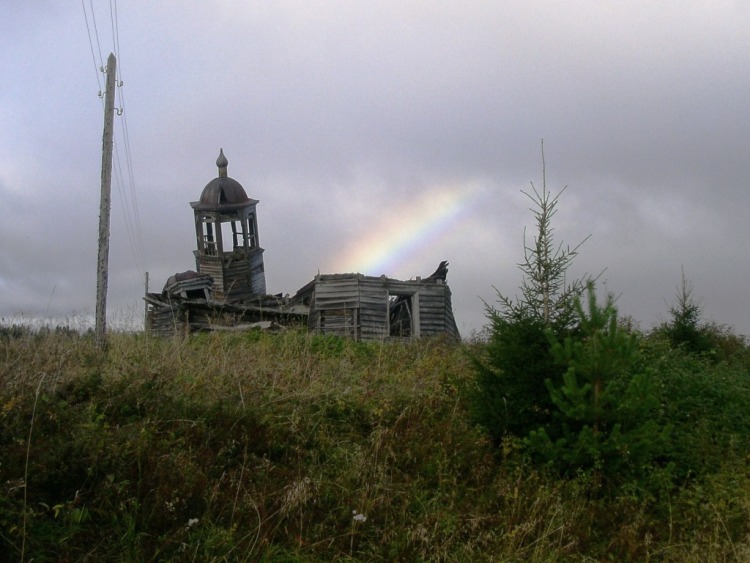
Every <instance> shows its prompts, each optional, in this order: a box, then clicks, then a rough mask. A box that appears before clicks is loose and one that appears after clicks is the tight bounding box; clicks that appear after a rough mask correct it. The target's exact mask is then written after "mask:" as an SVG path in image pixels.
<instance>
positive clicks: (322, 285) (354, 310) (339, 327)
mask: <svg viewBox="0 0 750 563" xmlns="http://www.w3.org/2000/svg"><path fill="white" fill-rule="evenodd" d="M398 296H405V297H406V298H408V299H409V303H410V305H409V314H410V315H411V323H412V327H411V330H410V332H409V336H410V337H412V338H420V337H427V336H436V335H439V334H447V335H448V336H449V337H450V338H452V339H456V340H457V339H459V338H460V336H459V334H458V329H457V327H456V323H455V319H454V317H453V310H452V307H451V298H450V297H451V294H450V289H449V288H448V286H447V285H446V284H445V283H443V282H442V280H426V281H422V280H420V279H417V280H414V281H401V280H395V279H392V278H387V277H385V276H380V277H372V276H364V275H362V274H322V275H320V274H319V275H318V276H316V277H315V279H314V280H313V282H311V283H309V284H307V285H306V286H305V287H304V288H302V289H301V290H300V291H299V292H298V293H297V295H296V296H295V297H294V298H293V299H292V302H295V300H296V301H298V302H304V303H305V304H307V305H308V306H309V316H308V327H309V329H310V330H312V331H315V332H319V333H323V334H335V335H337V336H345V337H348V338H354V339H356V340H384V339H387V338H390V337H391V331H390V325H389V322H390V321H389V307H390V301H389V299H390V298H396V297H398Z"/></svg>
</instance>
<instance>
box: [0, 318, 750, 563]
mask: <svg viewBox="0 0 750 563" xmlns="http://www.w3.org/2000/svg"><path fill="white" fill-rule="evenodd" d="M473 346H475V347H476V346H479V345H473ZM469 347H470V345H467V344H463V345H454V344H448V343H444V342H441V341H437V340H428V341H418V342H410V343H403V344H361V343H354V342H349V341H343V340H338V339H334V338H328V337H316V336H310V335H307V334H305V333H299V332H285V333H281V334H261V333H257V332H254V333H245V334H210V335H202V336H197V337H192V338H190V339H189V340H159V339H150V338H146V337H144V336H142V335H125V334H113V335H112V336H111V342H110V347H109V351H108V353H107V354H106V355H103V354H100V353H99V352H97V351H96V349H95V347H94V345H93V342H92V340H91V339H90V338H88V337H81V336H78V335H77V334H72V333H69V332H66V331H58V332H48V333H44V334H30V333H26V332H23V331H21V332H20V333H18V334H15V333H13V331H7V332H6V333H4V334H2V335H0V452H2V453H1V454H0V558H7V559H8V560H25V561H30V560H33V561H37V562H41V561H61V560H62V561H65V560H68V561H86V560H89V561H105V560H109V561H151V560H178V561H257V560H266V561H330V560H337V559H338V560H351V561H391V560H403V561H415V560H416V561H420V560H425V561H426V560H429V561H491V560H494V561H595V560H618V561H620V560H633V561H648V560H651V561H732V560H747V559H748V558H750V548H749V547H748V533H750V475H749V474H748V469H747V463H746V462H747V460H745V459H727V460H726V464H725V466H724V467H721V468H717V469H716V471H715V472H714V473H712V475H711V476H710V478H707V479H705V480H703V481H701V482H695V483H692V484H690V486H686V487H683V488H681V489H679V490H676V491H672V492H671V493H670V494H668V495H666V494H665V495H663V496H662V497H660V498H648V497H643V496H637V495H631V496H628V495H626V494H623V493H619V494H618V495H617V496H612V495H602V494H599V493H596V494H595V493H594V492H593V491H592V487H591V485H590V481H589V480H588V479H587V478H586V477H585V476H579V477H578V478H574V479H567V480H562V479H560V478H559V477H555V476H553V475H551V474H546V473H545V472H544V471H542V470H539V469H536V468H533V467H531V466H530V465H528V464H527V463H526V462H525V461H524V458H523V456H520V455H518V456H514V455H512V452H511V453H510V454H508V452H507V451H506V452H505V455H501V454H502V452H499V451H498V450H497V448H495V447H494V446H493V445H492V444H491V443H490V442H489V440H488V439H487V437H486V435H485V433H484V432H483V430H482V429H480V428H477V427H475V426H474V425H473V424H472V423H471V421H470V418H469V416H468V414H467V408H466V405H465V401H464V399H463V397H464V393H463V391H464V390H465V389H466V388H467V386H469V385H471V382H472V377H473V372H472V367H471V362H470V361H469V359H468V355H467V350H468V349H469Z"/></svg>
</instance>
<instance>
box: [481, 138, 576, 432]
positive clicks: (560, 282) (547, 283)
mask: <svg viewBox="0 0 750 563" xmlns="http://www.w3.org/2000/svg"><path fill="white" fill-rule="evenodd" d="M563 191H565V189H563V190H562V191H561V192H560V193H559V194H557V195H556V196H553V195H552V194H551V193H550V191H548V189H547V179H546V165H545V161H544V145H542V188H541V190H537V188H536V187H535V186H534V184H533V183H532V184H531V192H523V193H524V194H525V195H526V196H527V197H528V198H529V199H530V200H531V201H532V203H533V207H532V209H531V211H532V212H533V213H534V219H535V223H536V235H535V236H534V237H533V242H531V243H529V242H527V238H526V232H525V231H524V260H523V262H521V263H519V264H518V267H519V269H520V270H521V271H522V272H523V281H522V283H521V287H520V289H521V297H520V298H517V299H516V300H515V301H514V300H512V299H510V298H509V297H507V296H506V295H503V294H502V293H501V292H500V291H498V290H497V289H496V292H497V297H498V303H499V307H492V306H490V305H486V314H487V318H488V319H489V329H490V337H489V341H488V343H487V347H486V350H485V351H486V357H485V358H483V359H481V360H480V359H475V366H476V370H477V379H476V382H477V388H476V392H475V394H474V397H473V401H472V405H473V409H474V414H475V418H476V419H477V420H478V422H479V423H480V424H482V425H484V426H485V427H486V428H487V429H488V430H489V432H490V434H491V435H492V436H493V438H494V439H495V440H497V441H500V440H501V439H502V438H503V437H505V436H507V435H508V434H513V435H516V436H518V437H522V436H525V435H526V434H527V433H528V432H529V430H531V429H534V428H537V427H538V426H539V425H544V424H546V423H547V422H549V420H550V416H551V413H552V403H551V400H550V397H549V394H548V393H547V390H546V387H545V384H544V381H545V379H547V378H549V377H552V376H553V375H555V374H558V375H559V374H560V373H561V372H560V368H559V366H556V365H555V363H554V359H553V357H552V355H551V354H550V352H549V342H548V340H547V336H546V332H547V331H548V330H551V331H552V333H553V334H555V335H558V336H562V335H564V334H565V333H566V332H567V331H569V330H570V329H571V328H572V327H573V326H574V325H575V309H574V307H573V302H574V298H575V297H576V296H578V295H580V294H581V293H582V291H583V289H584V283H583V282H582V281H578V280H576V281H573V282H572V283H567V280H566V273H567V270H568V268H569V266H570V264H571V263H572V261H573V259H574V258H575V257H576V256H577V254H578V249H579V248H580V246H581V245H582V244H583V242H585V239H584V241H581V243H579V244H578V245H577V246H575V247H574V248H572V249H571V248H569V247H563V245H562V244H559V245H558V244H556V243H555V240H554V229H553V228H552V218H553V217H554V215H555V213H556V212H557V203H558V198H559V197H560V195H561V194H562V193H563Z"/></svg>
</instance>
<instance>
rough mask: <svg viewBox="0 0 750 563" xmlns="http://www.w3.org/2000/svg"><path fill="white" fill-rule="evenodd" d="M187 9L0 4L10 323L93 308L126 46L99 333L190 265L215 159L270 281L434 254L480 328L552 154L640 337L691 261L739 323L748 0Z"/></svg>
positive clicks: (563, 204)
mask: <svg viewBox="0 0 750 563" xmlns="http://www.w3.org/2000/svg"><path fill="white" fill-rule="evenodd" d="M92 4H93V8H94V10H93V12H92V9H91V8H92ZM110 5H114V6H116V8H117V13H116V16H117V17H116V18H114V17H112V16H111V15H110ZM83 6H85V10H84V7H83ZM186 6H187V4H186V3H185V2H181V1H176V0H171V1H160V2H153V1H146V0H132V1H128V2H119V3H112V2H103V1H99V0H94V1H93V2H91V0H86V1H85V2H84V3H83V5H82V3H79V2H58V1H52V0H36V1H34V2H18V1H15V0H0V237H1V238H2V244H1V245H0V316H2V317H5V318H6V319H7V318H12V317H13V316H15V315H18V314H20V313H23V314H24V315H32V316H33V315H46V316H49V317H53V316H71V315H72V316H76V315H79V316H85V315H87V314H90V313H91V312H92V311H93V310H94V304H95V294H96V254H97V233H98V215H99V189H100V173H101V143H102V126H103V110H102V100H101V99H100V98H99V97H98V96H97V93H98V91H99V90H100V89H101V88H103V85H104V75H102V74H101V73H99V72H97V71H96V68H97V67H98V66H99V65H100V64H102V61H103V60H106V57H107V55H108V54H109V52H110V51H115V52H116V54H117V55H118V70H119V75H120V79H121V80H122V81H123V86H122V87H121V88H119V89H118V101H117V105H118V106H121V107H122V108H123V115H122V116H120V117H118V118H117V119H116V120H115V127H116V141H115V142H116V144H117V153H118V158H117V160H116V164H117V163H118V162H119V163H120V169H121V171H122V177H123V180H122V181H116V182H115V183H114V184H113V192H112V193H113V197H112V234H111V247H110V280H109V292H108V304H109V314H110V318H112V319H114V318H117V317H122V316H126V317H127V316H136V317H137V316H138V315H140V314H141V312H142V308H143V302H142V300H141V297H142V295H143V292H144V274H145V271H148V272H149V274H150V280H151V282H150V284H151V285H150V287H151V289H152V290H155V291H159V290H161V288H162V286H163V285H164V282H165V281H166V279H167V278H168V277H169V276H170V275H171V274H174V273H175V272H181V271H185V270H188V269H194V268H195V262H194V258H193V254H192V251H193V249H194V244H195V237H194V226H193V211H192V209H191V207H190V205H189V204H190V202H191V201H195V200H197V199H198V198H199V196H200V193H201V191H202V189H203V187H204V186H205V185H206V184H207V183H208V182H209V181H210V180H211V179H212V178H214V177H215V176H216V175H217V170H216V165H215V161H216V157H217V156H218V153H219V149H220V148H223V149H224V153H225V155H226V157H227V159H228V160H229V169H228V172H229V175H230V176H232V177H233V178H235V179H236V180H238V181H239V182H240V183H241V184H242V185H243V186H244V187H245V190H246V191H247V193H248V195H249V196H250V197H252V198H255V199H258V200H259V201H260V203H259V205H258V222H259V230H260V233H259V234H260V243H261V246H263V247H264V248H265V255H264V256H265V266H266V284H267V289H268V291H269V293H292V294H293V293H294V292H295V291H296V290H297V289H299V288H300V287H301V286H303V285H304V284H305V283H307V282H308V281H310V280H311V279H312V278H313V277H314V275H315V274H316V273H317V272H321V273H344V272H361V273H363V274H367V275H380V274H382V273H385V274H387V275H388V276H391V277H395V278H402V279H409V278H412V277H415V276H417V275H422V276H426V275H428V274H430V273H431V272H432V271H433V270H434V269H435V267H437V265H438V263H439V262H440V261H441V260H448V261H449V262H450V270H449V274H448V283H449V285H450V287H451V290H452V292H453V305H454V311H455V315H456V319H457V322H458V325H459V329H460V330H461V332H462V334H464V335H468V334H469V333H470V332H471V331H472V330H475V329H479V328H481V327H482V326H483V325H484V324H485V320H486V319H485V316H484V305H483V300H485V301H487V302H489V303H494V302H495V290H494V289H493V287H495V288H497V289H498V290H500V291H501V292H502V293H504V294H507V295H510V296H514V295H516V294H517V293H518V289H517V288H518V285H519V283H520V281H521V273H520V271H519V270H518V268H517V266H516V264H517V263H518V262H519V261H520V260H521V259H522V258H523V232H524V227H528V228H529V229H533V226H534V225H533V214H532V213H531V211H530V210H529V207H530V203H531V202H530V201H529V200H528V199H527V198H526V197H525V196H524V195H523V193H522V190H524V191H528V190H529V189H530V188H531V186H530V182H534V185H535V186H537V187H538V188H540V187H541V183H542V166H541V141H542V139H544V151H545V158H546V168H547V186H548V188H549V189H551V190H552V191H553V192H555V193H557V192H559V191H560V190H561V189H562V188H564V187H565V186H568V187H567V189H566V191H565V192H564V193H563V195H562V196H561V197H560V200H559V208H558V213H557V215H556V216H555V218H554V222H553V226H554V228H555V231H554V232H555V236H556V237H557V240H558V241H562V242H563V243H564V244H570V245H575V244H577V243H578V242H580V241H581V240H582V239H584V238H585V237H586V236H588V235H591V238H590V239H589V240H588V241H587V242H586V243H585V244H584V245H583V246H582V247H581V252H580V255H579V257H578V258H577V259H576V261H575V262H574V266H573V268H572V272H571V275H573V276H581V275H584V274H586V273H589V274H596V273H599V272H600V271H602V270H605V269H606V271H605V272H604V274H603V275H602V276H601V278H600V287H601V288H602V290H604V289H605V288H606V290H607V291H610V292H613V293H615V294H617V295H619V296H620V297H619V300H618V305H619V309H620V313H621V314H622V315H629V316H632V317H633V318H634V319H635V320H636V321H638V322H639V323H640V326H641V327H642V328H644V329H647V328H649V327H651V326H653V325H654V324H656V323H659V322H661V321H663V320H666V319H667V318H668V307H669V305H670V304H671V303H672V302H673V301H674V298H675V296H676V293H677V287H678V285H679V283H680V277H681V269H682V268H684V270H685V274H686V276H687V278H688V279H689V280H690V282H691V283H692V285H693V288H694V292H695V296H696V297H697V298H700V299H702V302H703V305H704V315H705V319H706V320H711V321H715V322H717V323H721V324H726V325H728V326H730V327H733V328H734V329H735V330H736V331H737V332H739V333H743V334H750V301H749V300H748V297H747V291H748V286H749V284H748V279H750V261H749V257H750V256H749V254H750V251H748V236H747V235H748V225H747V216H748V209H750V190H748V185H749V184H750V171H749V170H748V168H749V167H748V156H750V108H749V107H748V86H749V85H750V33H748V29H750V3H747V2H744V1H728V0H727V1H723V0H712V1H711V2H708V1H697V0H664V1H659V2H654V1H653V0H649V1H641V0H633V1H630V2H614V1H593V0H592V1H576V0H567V1H565V2H562V1H559V2H558V1H552V0H550V1H546V2H541V1H537V2H534V1H530V0H521V1H512V0H505V1H503V2H494V1H487V2H482V1H473V2H460V3H459V2H421V1H419V2H417V1H413V2H409V1H404V0H399V1H392V2H391V1H383V0H381V1H377V2H376V1H372V2H355V1H340V2H311V1H308V0H304V1H303V0H298V1H273V2H256V1H248V0H242V1H239V0H237V1H231V0H224V1H209V0H204V1H202V2H192V3H190V7H189V8H186ZM94 22H95V24H96V25H95V26H94ZM87 24H88V31H87ZM113 24H114V25H113ZM113 28H114V33H113ZM89 32H90V33H89ZM97 33H98V41H97ZM113 36H114V37H113ZM89 37H91V43H90V39H89ZM92 45H93V56H92ZM125 131H126V132H127V137H126V136H125V133H124V132H125ZM131 179H132V180H131ZM111 322H112V321H111Z"/></svg>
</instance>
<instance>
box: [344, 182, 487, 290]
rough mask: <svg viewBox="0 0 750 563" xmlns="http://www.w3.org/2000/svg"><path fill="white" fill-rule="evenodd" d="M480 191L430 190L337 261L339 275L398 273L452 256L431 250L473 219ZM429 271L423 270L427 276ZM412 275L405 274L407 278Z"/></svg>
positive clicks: (379, 224) (371, 230) (390, 214)
mask: <svg viewBox="0 0 750 563" xmlns="http://www.w3.org/2000/svg"><path fill="white" fill-rule="evenodd" d="M478 192H479V189H478V185H477V184H468V185H460V186H445V187H438V188H433V189H430V190H427V191H426V192H423V193H422V194H420V195H419V196H417V197H415V198H413V199H412V200H411V201H407V202H406V203H400V204H399V205H398V207H397V208H392V209H387V210H386V212H385V214H384V217H383V218H382V220H380V221H379V222H377V223H375V224H374V225H370V226H368V231H367V233H366V234H364V235H363V236H362V237H360V238H359V239H356V240H355V241H354V242H353V243H352V244H351V245H349V246H348V247H347V248H345V249H344V251H343V252H342V253H341V254H340V255H339V256H337V257H335V258H334V260H333V265H334V268H335V271H342V272H360V273H363V274H366V275H380V274H383V273H385V274H387V275H389V276H391V275H395V273H397V272H401V271H403V270H405V269H407V268H413V267H424V263H425V260H429V261H430V262H429V263H428V264H429V267H431V266H432V262H435V265H437V263H438V262H439V261H440V260H443V259H448V258H449V257H446V256H443V255H442V254H437V255H434V256H433V255H431V250H432V249H434V248H437V247H439V246H441V244H443V243H445V242H446V241H447V240H448V239H449V238H450V237H452V236H455V235H456V233H458V232H459V231H460V230H461V228H462V227H465V226H466V225H467V224H468V222H469V221H471V213H470V210H471V209H472V207H473V205H472V204H473V203H474V202H475V200H476V195H477V193H478ZM427 273H429V272H424V274H425V275H426V274H427ZM412 274H413V272H409V273H407V277H408V276H410V275H412Z"/></svg>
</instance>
